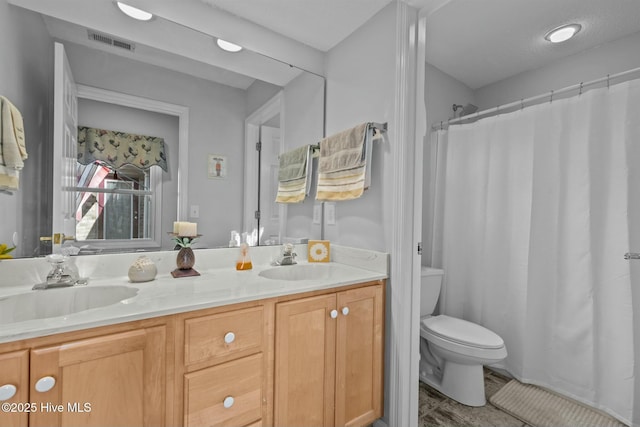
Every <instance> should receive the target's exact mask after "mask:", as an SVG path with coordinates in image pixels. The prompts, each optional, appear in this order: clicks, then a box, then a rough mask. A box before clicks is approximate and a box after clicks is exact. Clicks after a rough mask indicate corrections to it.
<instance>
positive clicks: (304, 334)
mask: <svg viewBox="0 0 640 427" xmlns="http://www.w3.org/2000/svg"><path fill="white" fill-rule="evenodd" d="M383 335H384V292H383V285H375V286H366V287H362V288H357V289H351V290H347V291H343V292H338V293H333V294H328V295H321V296H315V297H310V298H304V299H299V300H293V301H288V302H282V303H278V304H277V306H276V335H275V337H276V343H275V398H274V405H275V408H274V416H275V418H274V425H277V426H300V425H314V426H334V425H335V426H360V425H366V424H368V423H371V422H373V421H374V420H376V419H377V418H379V417H381V416H382V400H383V364H384V341H383V339H384V337H383Z"/></svg>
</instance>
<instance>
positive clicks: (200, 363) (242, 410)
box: [176, 301, 273, 427]
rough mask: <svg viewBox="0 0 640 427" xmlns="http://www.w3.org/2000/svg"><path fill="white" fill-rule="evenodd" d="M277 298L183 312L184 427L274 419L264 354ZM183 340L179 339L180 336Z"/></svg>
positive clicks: (180, 368) (248, 423)
mask: <svg viewBox="0 0 640 427" xmlns="http://www.w3.org/2000/svg"><path fill="white" fill-rule="evenodd" d="M272 307H273V302H268V301H266V302H265V304H264V305H263V304H259V305H256V303H249V304H248V306H247V305H246V304H240V305H237V306H234V307H232V308H233V309H232V310H230V308H229V307H222V308H217V309H210V310H200V311H196V312H192V313H187V314H185V315H181V316H180V318H181V321H179V322H178V323H179V325H183V326H182V327H179V328H181V332H182V336H183V338H182V339H183V340H184V342H182V343H181V342H179V343H178V345H177V347H178V348H184V352H183V353H182V354H180V355H178V359H177V361H178V365H179V366H178V369H177V373H176V374H177V381H178V382H182V387H180V386H178V387H177V389H181V390H182V396H178V397H177V398H176V400H177V401H181V402H182V408H179V409H178V410H177V411H176V413H177V414H179V413H180V414H182V419H181V420H176V424H178V423H180V422H182V423H183V425H184V426H185V427H195V426H197V427H200V426H216V427H218V426H220V427H224V426H234V427H236V426H260V425H263V424H267V425H268V422H267V421H266V420H267V419H269V418H270V408H271V404H270V402H271V399H270V398H268V396H269V393H268V372H269V371H270V369H269V366H268V362H267V359H268V357H267V356H266V354H267V353H268V351H269V348H270V347H269V345H268V343H269V341H270V338H269V337H270V336H271V335H272V333H271V331H272V329H273V328H272V323H273V322H272V320H271V317H272V316H273V314H272V313H273V308H272ZM179 340H180V338H179Z"/></svg>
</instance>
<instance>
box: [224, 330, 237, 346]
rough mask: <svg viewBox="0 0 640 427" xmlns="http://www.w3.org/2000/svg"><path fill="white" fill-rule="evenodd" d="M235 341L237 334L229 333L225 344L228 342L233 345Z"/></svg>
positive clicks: (225, 338)
mask: <svg viewBox="0 0 640 427" xmlns="http://www.w3.org/2000/svg"><path fill="white" fill-rule="evenodd" d="M235 340H236V334H234V333H233V332H227V333H226V334H225V335H224V342H226V343H227V344H231V343H232V342H234V341H235Z"/></svg>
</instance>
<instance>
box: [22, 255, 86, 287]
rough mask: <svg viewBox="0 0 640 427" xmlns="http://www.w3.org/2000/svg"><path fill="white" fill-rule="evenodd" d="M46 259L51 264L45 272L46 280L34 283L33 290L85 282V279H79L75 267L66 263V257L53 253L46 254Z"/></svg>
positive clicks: (83, 283)
mask: <svg viewBox="0 0 640 427" xmlns="http://www.w3.org/2000/svg"><path fill="white" fill-rule="evenodd" d="M46 259H47V261H48V262H49V263H50V264H51V271H50V272H49V274H47V280H46V281H45V282H43V283H38V284H37V285H35V286H34V287H33V288H32V289H33V290H39V289H51V288H64V287H70V286H75V285H86V284H87V280H86V279H80V278H79V277H78V272H77V271H76V270H75V268H74V267H72V266H70V265H68V264H67V260H68V257H66V256H63V255H60V254H53V255H47V256H46Z"/></svg>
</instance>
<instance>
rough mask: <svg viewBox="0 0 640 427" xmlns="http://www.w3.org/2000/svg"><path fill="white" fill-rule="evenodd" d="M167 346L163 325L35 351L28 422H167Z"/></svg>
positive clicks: (91, 424)
mask: <svg viewBox="0 0 640 427" xmlns="http://www.w3.org/2000/svg"><path fill="white" fill-rule="evenodd" d="M165 345H166V331H165V327H164V326H158V327H155V328H148V329H138V330H133V331H127V332H122V333H117V334H111V335H106V336H100V337H95V338H89V339H85V340H80V341H74V342H68V343H64V344H60V345H53V346H49V347H44V348H37V349H33V350H31V375H30V377H31V380H30V382H31V390H30V391H31V393H30V396H31V399H30V400H31V402H33V403H35V404H36V405H37V406H38V410H37V411H35V412H33V413H31V415H30V423H29V425H30V426H57V425H64V426H162V425H165V417H164V408H165V404H166V402H165V392H166V387H165V372H166V363H165V358H164V355H165ZM46 377H51V378H54V379H55V384H54V385H53V387H52V388H51V389H50V390H48V391H40V392H39V391H37V388H38V382H39V381H42V380H41V379H42V378H46ZM55 408H58V409H59V410H55Z"/></svg>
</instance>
